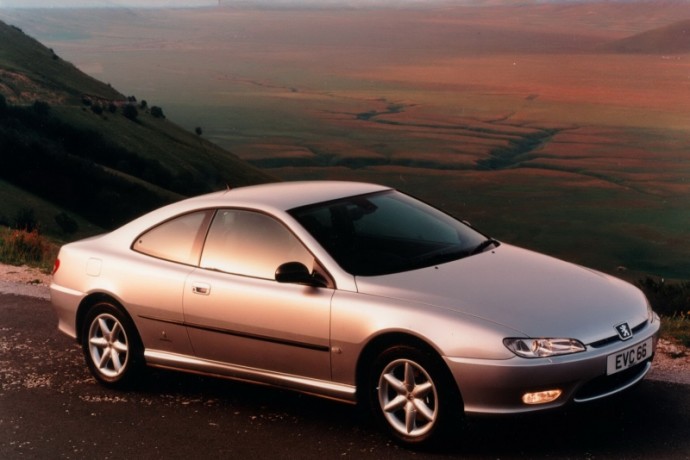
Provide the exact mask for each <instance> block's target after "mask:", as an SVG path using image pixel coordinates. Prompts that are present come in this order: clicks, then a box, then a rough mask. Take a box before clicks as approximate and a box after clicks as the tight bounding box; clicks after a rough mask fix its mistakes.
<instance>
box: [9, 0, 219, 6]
mask: <svg viewBox="0 0 690 460" xmlns="http://www.w3.org/2000/svg"><path fill="white" fill-rule="evenodd" d="M221 1H222V2H223V1H227V0H221ZM217 4H218V0H0V8H93V7H127V8H134V7H144V8H158V7H195V6H209V5H217Z"/></svg>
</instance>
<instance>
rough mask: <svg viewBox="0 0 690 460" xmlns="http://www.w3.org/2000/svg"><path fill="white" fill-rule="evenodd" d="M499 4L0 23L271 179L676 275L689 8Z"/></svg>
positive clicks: (114, 15)
mask: <svg viewBox="0 0 690 460" xmlns="http://www.w3.org/2000/svg"><path fill="white" fill-rule="evenodd" d="M506 3H508V2H494V4H493V5H492V6H483V7H460V6H454V7H451V6H445V7H441V6H437V7H427V8H423V9H421V8H419V9H302V10H295V9H282V10H268V9H252V8H249V7H246V8H233V7H218V8H206V9H189V10H172V9H171V10H68V11H62V10H8V11H2V14H3V20H5V21H6V22H9V23H11V24H15V25H17V26H19V27H21V28H22V29H23V30H24V31H25V32H26V33H28V34H31V35H33V36H35V37H36V38H37V39H39V40H41V41H42V42H43V43H45V44H46V45H48V46H50V47H51V48H53V49H54V50H55V52H56V53H57V54H59V55H60V56H61V57H62V58H64V59H66V60H68V61H71V62H73V63H75V64H76V65H77V66H78V67H79V68H80V69H82V70H84V71H85V72H87V73H89V74H90V75H92V76H94V77H96V78H98V79H100V80H102V81H105V82H109V83H111V84H112V85H113V86H114V87H116V88H117V89H118V90H120V91H122V92H124V93H126V94H133V95H135V96H136V97H137V98H139V99H146V100H148V101H149V103H152V104H156V105H159V106H162V107H163V109H164V110H165V113H166V115H167V116H168V118H169V119H171V120H173V121H175V122H176V123H178V124H180V125H182V126H184V127H186V128H188V129H190V130H194V129H195V128H196V127H200V128H202V131H203V136H204V137H205V138H206V139H209V140H211V141H213V142H215V143H217V144H219V145H220V146H222V147H225V148H227V149H228V150H230V151H231V152H233V153H235V154H236V155H238V156H240V157H241V158H243V159H245V160H247V161H249V162H251V163H253V164H255V165H258V166H261V167H262V168H265V169H266V170H267V171H268V172H270V173H271V174H273V175H275V176H277V177H280V178H283V179H286V180H300V179H349V180H362V181H373V182H381V183H385V184H389V185H392V186H395V187H398V188H400V189H402V190H404V191H406V192H408V193H411V194H413V195H416V196H419V197H421V198H424V199H427V200H429V201H432V202H434V203H437V204H439V205H441V206H442V207H444V208H446V209H448V210H450V211H452V212H453V213H454V214H455V215H457V216H460V217H462V218H464V219H466V220H468V221H470V222H471V223H472V224H474V225H476V226H477V227H479V228H480V229H482V230H484V231H485V232H486V233H488V234H490V235H492V236H494V237H496V238H498V239H501V240H503V241H506V242H509V243H513V244H517V245H521V246H525V247H529V248H533V249H537V250H540V251H544V252H546V253H549V254H552V255H554V256H557V257H561V258H564V259H567V260H571V261H574V262H577V263H581V264H584V265H588V266H592V267H594V268H598V269H601V270H603V271H605V272H609V273H614V274H617V275H618V276H621V277H624V278H629V279H633V280H634V279H638V278H639V277H640V276H645V275H655V276H660V277H664V278H670V279H688V278H689V277H690V244H688V241H690V129H688V128H689V127H690V43H688V39H687V35H686V36H685V38H684V41H683V36H680V37H679V36H678V32H677V30H678V29H677V28H673V27H671V26H673V25H674V24H678V23H679V22H683V21H686V22H687V21H688V20H690V3H687V2H670V1H669V2H666V1H659V2H646V3H645V2H625V3H618V2H600V3H596V2H595V3H584V4H583V3H574V4H533V5H526V6H525V5H523V6H519V7H518V6H501V5H502V4H503V5H505V4H506ZM649 31H653V32H654V33H653V34H651V35H645V33H646V32H649ZM679 43H680V45H679ZM636 49H639V50H642V51H644V52H635V50H636ZM230 185H232V184H230Z"/></svg>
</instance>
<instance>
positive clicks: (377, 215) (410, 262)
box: [290, 190, 497, 276]
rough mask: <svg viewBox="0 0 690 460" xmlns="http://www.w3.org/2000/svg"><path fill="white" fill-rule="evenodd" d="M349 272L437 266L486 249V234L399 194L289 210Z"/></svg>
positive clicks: (379, 272) (366, 273)
mask: <svg viewBox="0 0 690 460" xmlns="http://www.w3.org/2000/svg"><path fill="white" fill-rule="evenodd" d="M290 214H291V215H292V216H293V217H294V218H295V219H297V221H299V222H300V224H302V226H304V228H306V229H307V230H308V231H309V232H310V233H311V234H312V236H314V238H315V239H316V240H317V241H318V242H319V243H320V244H321V245H322V246H323V247H324V248H325V249H326V250H327V251H328V252H329V253H330V254H331V256H332V257H333V258H334V259H335V260H336V262H338V264H339V265H340V266H341V267H342V268H343V269H344V270H346V271H347V272H348V273H350V274H353V275H356V276H377V275H385V274H390V273H398V272H403V271H407V270H413V269H417V268H423V267H429V266H433V265H438V264H441V263H444V262H449V261H452V260H457V259H459V258H462V257H466V256H469V255H472V254H473V253H475V252H476V250H477V249H478V248H486V247H487V246H488V245H487V241H488V242H491V243H494V244H497V243H495V242H494V241H493V240H489V239H487V237H486V236H484V235H482V234H481V233H479V232H477V231H476V230H474V229H472V228H471V227H469V226H468V225H467V224H465V223H463V222H460V221H458V220H456V219H454V218H453V217H451V216H449V215H447V214H445V213H443V212H441V211H439V210H437V209H435V208H433V207H431V206H429V205H427V204H425V203H422V202H420V201H418V200H416V199H414V198H412V197H410V196H407V195H405V194H402V193H400V192H397V191H393V190H390V191H385V192H379V193H374V194H368V195H360V196H354V197H348V198H343V199H340V200H336V201H329V202H326V203H319V204H315V205H309V206H305V207H301V208H297V209H293V210H292V211H290Z"/></svg>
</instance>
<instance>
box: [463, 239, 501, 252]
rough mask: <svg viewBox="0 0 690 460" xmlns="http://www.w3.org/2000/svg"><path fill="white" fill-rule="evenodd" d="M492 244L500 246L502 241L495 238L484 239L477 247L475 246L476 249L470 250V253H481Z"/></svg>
mask: <svg viewBox="0 0 690 460" xmlns="http://www.w3.org/2000/svg"><path fill="white" fill-rule="evenodd" d="M492 244H493V245H494V246H495V247H498V246H499V245H500V244H501V243H499V242H498V241H496V240H495V239H493V238H489V239H486V240H484V241H482V242H481V243H479V245H477V247H476V248H474V249H473V250H472V252H470V255H472V256H473V255H475V254H479V253H480V252H482V251H484V249H486V248H488V247H489V246H491V245H492Z"/></svg>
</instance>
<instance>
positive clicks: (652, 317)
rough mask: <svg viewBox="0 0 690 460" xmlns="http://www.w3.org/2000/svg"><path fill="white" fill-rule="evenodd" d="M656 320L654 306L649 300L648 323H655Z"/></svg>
mask: <svg viewBox="0 0 690 460" xmlns="http://www.w3.org/2000/svg"><path fill="white" fill-rule="evenodd" d="M655 318H656V315H655V314H654V310H652V305H651V304H650V303H649V300H647V321H649V322H650V323H653V322H654V320H655Z"/></svg>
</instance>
